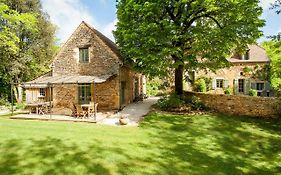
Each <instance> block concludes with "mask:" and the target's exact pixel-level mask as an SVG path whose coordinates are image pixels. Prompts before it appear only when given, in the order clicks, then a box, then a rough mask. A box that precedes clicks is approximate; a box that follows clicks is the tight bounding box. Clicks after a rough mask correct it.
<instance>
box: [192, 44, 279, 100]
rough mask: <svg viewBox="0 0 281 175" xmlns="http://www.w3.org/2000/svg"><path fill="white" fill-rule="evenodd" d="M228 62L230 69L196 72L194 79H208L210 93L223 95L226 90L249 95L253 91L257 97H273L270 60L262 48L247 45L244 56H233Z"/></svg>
mask: <svg viewBox="0 0 281 175" xmlns="http://www.w3.org/2000/svg"><path fill="white" fill-rule="evenodd" d="M228 61H229V62H230V63H231V67H229V68H223V69H219V70H217V71H216V72H211V71H209V72H207V73H206V72H205V71H200V72H197V73H195V77H196V79H198V78H200V77H206V78H210V79H211V90H210V91H209V92H210V93H216V94H223V93H225V91H226V90H227V89H228V90H230V92H231V93H232V94H234V95H249V92H250V90H251V89H254V90H256V91H257V95H258V96H274V91H273V90H272V89H271V86H270V82H269V66H270V59H269V58H268V56H267V54H266V51H265V50H264V49H263V48H261V47H260V46H258V45H248V49H247V50H246V52H245V54H234V55H233V56H232V57H231V58H229V59H228Z"/></svg>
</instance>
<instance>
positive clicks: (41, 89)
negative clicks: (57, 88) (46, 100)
mask: <svg viewBox="0 0 281 175" xmlns="http://www.w3.org/2000/svg"><path fill="white" fill-rule="evenodd" d="M45 92H46V91H45V89H44V88H40V89H39V96H40V97H45V95H46V93H45Z"/></svg>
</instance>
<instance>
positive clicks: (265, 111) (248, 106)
mask: <svg viewBox="0 0 281 175" xmlns="http://www.w3.org/2000/svg"><path fill="white" fill-rule="evenodd" d="M185 95H186V96H191V95H194V96H196V97H198V98H199V99H200V100H201V102H202V103H204V104H205V105H206V107H208V108H210V109H213V110H215V111H217V112H221V113H226V114H232V115H245V116H255V117H274V118H276V117H280V116H281V100H280V99H277V98H272V97H251V96H236V95H224V94H205V93H197V92H185Z"/></svg>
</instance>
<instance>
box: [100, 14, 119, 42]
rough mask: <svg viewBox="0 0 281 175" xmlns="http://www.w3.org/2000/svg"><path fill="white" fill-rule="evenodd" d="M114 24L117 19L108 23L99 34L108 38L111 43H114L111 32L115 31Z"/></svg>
mask: <svg viewBox="0 0 281 175" xmlns="http://www.w3.org/2000/svg"><path fill="white" fill-rule="evenodd" d="M116 24H117V19H115V20H114V21H112V22H110V23H108V24H107V25H106V26H105V27H104V28H103V30H101V32H102V33H103V34H104V35H105V36H107V37H108V38H110V39H111V40H112V41H114V40H115V39H114V36H113V33H112V31H114V30H115V29H116Z"/></svg>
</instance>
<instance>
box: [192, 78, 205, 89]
mask: <svg viewBox="0 0 281 175" xmlns="http://www.w3.org/2000/svg"><path fill="white" fill-rule="evenodd" d="M194 90H195V91H196V92H206V91H207V86H206V82H205V80H204V78H199V79H197V80H196V81H195V84H194Z"/></svg>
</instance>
